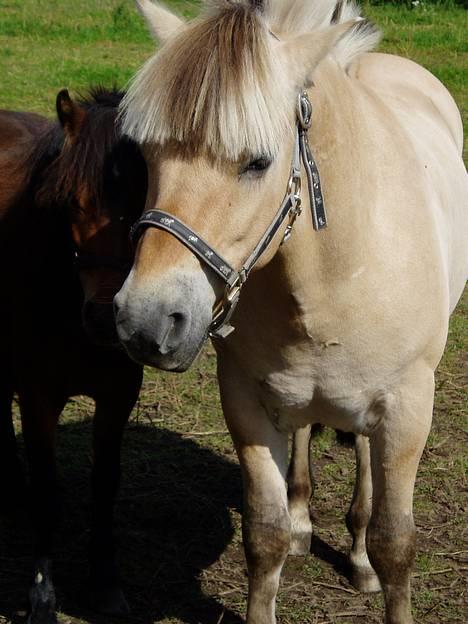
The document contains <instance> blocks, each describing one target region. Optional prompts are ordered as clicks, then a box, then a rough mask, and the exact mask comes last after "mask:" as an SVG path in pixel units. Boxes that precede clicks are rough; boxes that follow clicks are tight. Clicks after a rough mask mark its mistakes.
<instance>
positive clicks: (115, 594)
mask: <svg viewBox="0 0 468 624" xmlns="http://www.w3.org/2000/svg"><path fill="white" fill-rule="evenodd" d="M93 608H94V609H95V611H97V612H98V613H102V614H103V615H114V616H126V615H129V614H130V607H129V604H128V602H127V599H126V598H125V596H124V593H123V591H122V590H121V589H120V587H104V588H99V589H94V590H93Z"/></svg>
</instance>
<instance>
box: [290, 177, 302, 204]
mask: <svg viewBox="0 0 468 624" xmlns="http://www.w3.org/2000/svg"><path fill="white" fill-rule="evenodd" d="M301 188H302V180H301V176H300V175H295V174H292V175H290V176H289V180H288V186H287V193H288V195H294V197H295V199H297V200H299V199H300V197H301Z"/></svg>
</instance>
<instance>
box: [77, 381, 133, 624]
mask: <svg viewBox="0 0 468 624" xmlns="http://www.w3.org/2000/svg"><path fill="white" fill-rule="evenodd" d="M140 384H141V375H140V376H139V377H138V380H136V381H135V384H134V385H133V386H132V383H131V379H128V380H126V381H122V384H121V386H120V388H119V385H118V384H117V385H116V387H115V388H114V393H113V395H112V396H104V397H103V398H98V399H97V400H96V412H95V415H94V422H93V450H94V462H93V469H92V476H91V487H92V526H91V539H90V548H89V560H90V579H91V589H92V593H93V602H94V606H95V608H96V609H97V610H98V611H99V612H101V613H107V614H112V615H125V614H128V613H129V611H130V609H129V606H128V603H127V601H126V599H125V596H124V594H123V592H122V590H121V588H120V580H119V577H118V573H117V570H116V566H115V560H114V559H115V556H114V550H115V547H114V538H113V531H112V527H113V514H114V504H115V498H116V495H117V492H118V489H119V485H120V450H121V444H122V434H123V430H124V427H125V425H126V423H127V421H128V418H129V416H130V412H131V410H132V408H133V405H134V404H135V401H136V399H137V396H138V391H139V388H140Z"/></svg>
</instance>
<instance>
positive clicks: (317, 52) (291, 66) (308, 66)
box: [279, 18, 362, 89]
mask: <svg viewBox="0 0 468 624" xmlns="http://www.w3.org/2000/svg"><path fill="white" fill-rule="evenodd" d="M361 21H362V18H357V19H352V20H349V21H348V22H344V23H343V24H337V25H336V26H331V27H329V28H327V29H326V30H319V31H316V32H314V33H307V34H304V35H298V36H297V37H294V38H293V39H289V40H288V41H285V42H284V43H282V44H281V46H280V48H279V49H280V52H281V54H282V55H283V58H284V60H285V63H286V68H287V72H288V73H289V75H292V77H293V79H294V80H295V81H296V86H297V87H298V88H300V89H301V88H303V87H307V86H310V85H311V84H312V83H313V80H312V74H313V72H314V69H315V68H316V67H317V65H318V64H319V63H320V61H322V60H323V59H324V58H325V57H326V56H327V55H328V54H329V53H330V52H331V51H332V50H333V48H334V47H335V46H336V44H337V43H338V42H339V41H340V39H341V38H342V37H344V36H345V35H346V34H348V33H350V31H352V30H353V29H354V28H356V24H359V23H360V22H361Z"/></svg>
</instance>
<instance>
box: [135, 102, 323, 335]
mask: <svg viewBox="0 0 468 624" xmlns="http://www.w3.org/2000/svg"><path fill="white" fill-rule="evenodd" d="M311 124H312V104H311V103H310V100H309V96H308V95H307V93H305V92H303V93H300V94H299V95H298V98H297V107H296V137H295V142H294V153H293V158H292V164H291V172H290V176H289V180H288V186H287V190H286V194H285V196H284V199H283V201H282V203H281V206H280V208H279V210H278V212H277V213H276V215H275V217H274V219H273V221H272V222H271V224H270V226H269V227H268V229H267V230H266V232H265V233H264V234H263V236H262V237H261V239H260V240H259V242H258V243H257V245H256V246H255V248H254V250H253V251H252V253H251V254H250V256H249V257H248V258H247V259H246V260H245V262H244V264H243V265H242V267H241V268H240V270H239V271H236V269H234V268H233V267H232V266H231V265H230V264H229V263H228V262H226V260H224V258H223V257H222V256H220V255H219V254H218V253H216V251H215V250H214V249H213V248H212V247H211V246H210V245H209V244H208V243H207V242H206V241H204V240H203V239H202V238H201V237H200V236H199V235H198V234H197V233H196V232H194V231H193V230H192V229H190V228H189V227H188V226H187V225H185V223H183V222H182V221H180V220H179V219H177V217H174V216H173V215H171V214H169V213H167V212H163V211H161V210H149V211H148V212H145V214H144V215H143V216H142V217H141V218H140V219H139V220H138V221H137V222H136V223H135V224H134V225H133V227H132V229H131V231H130V237H131V239H132V241H133V243H134V244H136V243H137V241H138V239H139V238H140V236H141V235H142V233H143V231H144V230H145V229H146V228H148V227H155V228H157V229H159V230H165V231H166V232H169V233H170V234H172V235H173V236H175V238H177V239H178V240H179V241H180V242H181V243H182V244H183V245H185V246H186V247H188V249H190V251H191V252H192V253H193V254H194V255H195V256H197V257H198V258H199V259H200V260H201V261H202V262H204V263H205V264H206V265H207V266H209V267H210V269H211V270H212V271H214V272H215V273H216V274H217V275H218V277H220V278H221V279H222V280H223V281H224V282H225V284H226V288H225V290H224V295H223V298H222V299H221V300H220V301H219V302H218V303H217V305H216V306H215V309H214V312H213V319H212V321H211V324H210V326H209V329H208V335H209V336H210V337H212V338H226V336H228V335H229V334H230V333H232V332H233V331H234V327H233V326H232V325H231V324H230V320H231V317H232V315H233V313H234V310H235V308H236V305H237V302H238V301H239V296H240V292H241V290H242V286H243V285H244V284H245V282H246V280H247V278H248V276H249V274H250V271H251V270H252V269H253V267H254V266H255V264H256V263H257V262H258V260H259V258H260V257H261V256H262V254H263V253H264V252H265V250H266V249H267V247H268V245H269V244H270V242H271V240H272V239H273V237H274V236H275V234H276V233H277V232H278V230H279V228H280V227H281V226H282V225H283V223H284V221H285V220H286V219H287V218H289V220H288V223H287V226H286V229H285V231H284V235H283V240H282V242H281V244H283V243H285V242H286V241H287V240H288V238H289V236H290V234H291V230H292V228H293V225H294V222H295V220H296V219H297V217H298V216H299V215H300V214H301V211H302V208H301V163H302V164H303V165H304V169H305V172H306V177H307V186H308V190H309V199H310V208H311V212H312V223H313V226H314V230H317V231H319V230H321V229H323V228H325V227H326V226H327V217H326V212H325V205H324V202H323V194H322V187H321V184H320V176H319V172H318V169H317V165H316V164H315V161H314V158H313V156H312V153H311V151H310V146H309V141H308V138H307V131H308V129H309V128H310V126H311Z"/></svg>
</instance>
